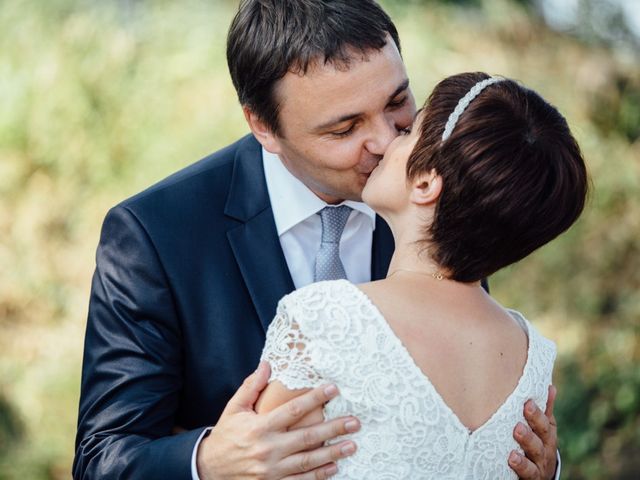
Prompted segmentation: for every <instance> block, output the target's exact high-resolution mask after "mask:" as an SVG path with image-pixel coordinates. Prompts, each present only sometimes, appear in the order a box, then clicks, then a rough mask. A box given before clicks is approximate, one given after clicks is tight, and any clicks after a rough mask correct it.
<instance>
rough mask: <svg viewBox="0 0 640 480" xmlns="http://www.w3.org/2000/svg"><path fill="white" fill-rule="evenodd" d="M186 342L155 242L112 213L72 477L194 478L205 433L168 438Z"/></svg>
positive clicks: (96, 283)
mask: <svg viewBox="0 0 640 480" xmlns="http://www.w3.org/2000/svg"><path fill="white" fill-rule="evenodd" d="M182 348H183V344H182V337H181V330H180V324H179V320H178V315H177V313H176V308H175V304H174V301H173V298H172V294H171V289H170V288H169V285H168V282H167V278H166V275H165V272H164V270H163V269H162V265H161V262H160V261H159V258H158V255H157V253H156V251H155V249H154V247H153V245H152V242H151V240H150V238H149V236H148V235H147V233H146V231H145V230H144V228H143V227H142V225H141V223H140V222H139V221H138V220H137V219H136V217H135V216H134V215H133V214H132V213H131V212H130V211H129V210H128V209H126V208H124V207H116V208H114V209H113V210H111V211H110V212H109V214H108V215H107V217H106V219H105V221H104V224H103V227H102V234H101V239H100V244H99V246H98V251H97V256H96V271H95V274H94V277H93V282H92V287H91V298H90V304H89V315H88V320H87V329H86V336H85V346H84V358H83V367H82V386H81V395H80V409H79V418H78V431H77V437H76V452H75V459H74V465H73V477H74V478H75V479H94V478H95V479H98V478H99V479H115V478H134V479H135V478H172V479H182V478H184V479H190V478H191V455H192V452H193V449H194V446H195V444H196V441H197V440H198V438H199V437H200V434H201V433H202V431H203V429H198V430H193V431H190V432H185V433H182V434H179V435H171V430H172V428H173V427H174V425H175V414H176V411H177V409H178V403H179V397H180V391H181V387H182V373H181V372H182Z"/></svg>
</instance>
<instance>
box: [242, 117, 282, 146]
mask: <svg viewBox="0 0 640 480" xmlns="http://www.w3.org/2000/svg"><path fill="white" fill-rule="evenodd" d="M242 112H243V113H244V118H245V119H246V120H247V124H248V125H249V128H250V129H251V132H252V133H253V136H254V137H256V140H258V142H260V144H261V145H262V146H263V147H264V149H265V150H266V151H267V152H270V153H275V154H276V155H277V154H279V153H280V143H279V142H278V138H277V137H276V134H275V133H273V130H271V128H270V127H269V125H267V124H266V123H265V122H264V121H263V120H262V119H261V118H260V117H259V116H258V115H256V114H255V113H254V112H252V111H251V109H250V108H249V107H242Z"/></svg>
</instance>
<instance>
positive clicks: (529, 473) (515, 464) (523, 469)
mask: <svg viewBox="0 0 640 480" xmlns="http://www.w3.org/2000/svg"><path fill="white" fill-rule="evenodd" d="M509 466H510V467H511V468H512V470H513V471H514V472H516V473H517V474H518V478H520V480H538V479H539V478H540V476H539V473H540V472H539V471H538V467H536V466H535V465H534V464H533V462H532V461H531V460H529V459H528V458H527V457H525V456H524V455H521V454H520V453H518V452H515V451H513V452H511V455H509Z"/></svg>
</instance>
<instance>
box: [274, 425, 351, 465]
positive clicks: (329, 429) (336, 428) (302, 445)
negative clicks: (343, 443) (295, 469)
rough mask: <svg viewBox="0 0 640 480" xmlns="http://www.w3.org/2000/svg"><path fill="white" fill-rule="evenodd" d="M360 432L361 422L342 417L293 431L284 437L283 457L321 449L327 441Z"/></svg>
mask: <svg viewBox="0 0 640 480" xmlns="http://www.w3.org/2000/svg"><path fill="white" fill-rule="evenodd" d="M358 430H360V422H359V421H358V419H357V418H355V417H342V418H336V419H334V420H330V421H327V422H324V423H319V424H317V425H311V426H309V427H304V428H299V429H296V430H292V431H290V432H288V433H286V434H284V435H283V437H282V447H281V451H282V454H283V456H287V455H292V454H294V453H298V452H301V451H303V450H309V449H312V448H317V447H321V446H322V445H323V444H324V442H326V441H327V440H332V439H334V438H336V437H339V436H342V435H347V434H348V433H355V432H357V431H358Z"/></svg>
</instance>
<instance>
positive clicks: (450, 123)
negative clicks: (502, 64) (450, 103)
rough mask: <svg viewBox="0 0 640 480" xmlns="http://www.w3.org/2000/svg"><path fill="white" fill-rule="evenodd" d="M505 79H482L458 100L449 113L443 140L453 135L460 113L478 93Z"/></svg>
mask: <svg viewBox="0 0 640 480" xmlns="http://www.w3.org/2000/svg"><path fill="white" fill-rule="evenodd" d="M503 80H505V79H504V78H499V77H491V78H487V79H486V80H482V81H480V82H478V83H476V84H475V85H474V86H473V87H472V88H471V90H469V91H468V92H467V94H466V95H465V96H464V97H462V98H461V99H460V101H459V102H458V105H456V108H455V110H454V111H453V112H451V114H450V115H449V120H447V124H446V125H445V127H444V132H443V133H442V141H443V142H444V141H445V140H446V139H447V138H449V137H450V136H451V133H452V132H453V129H454V128H455V126H456V123H458V119H459V118H460V115H462V113H463V112H464V111H465V110H466V109H467V107H468V106H469V104H470V103H471V102H472V101H473V99H474V98H476V97H477V96H478V95H480V92H482V90H484V89H485V88H487V87H488V86H489V85H493V84H494V83H498V82H502V81H503Z"/></svg>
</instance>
